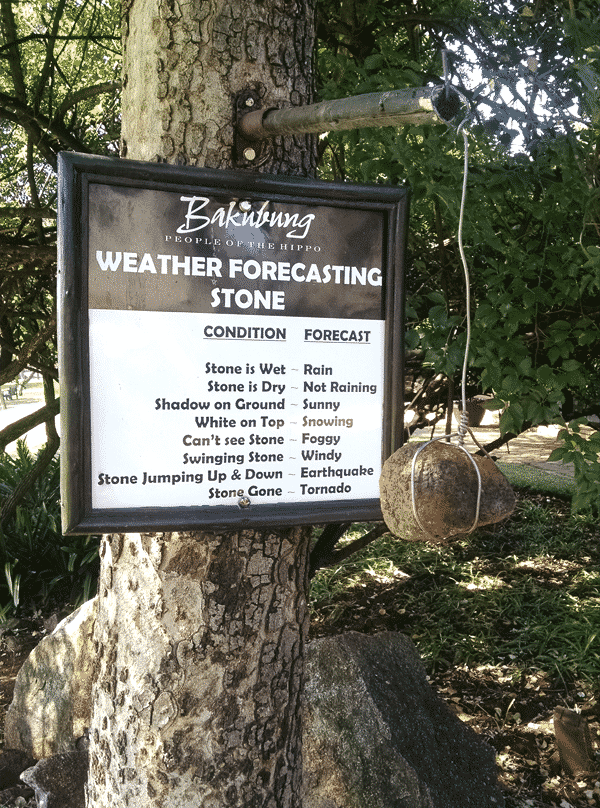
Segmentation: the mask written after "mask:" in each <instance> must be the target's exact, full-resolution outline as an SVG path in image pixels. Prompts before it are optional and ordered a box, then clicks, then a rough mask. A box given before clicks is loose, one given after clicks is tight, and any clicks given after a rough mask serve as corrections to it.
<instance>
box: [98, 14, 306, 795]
mask: <svg viewBox="0 0 600 808" xmlns="http://www.w3.org/2000/svg"><path fill="white" fill-rule="evenodd" d="M123 24H124V25H123V30H124V38H125V66H124V91H123V155H124V156H127V157H128V158H132V159H140V160H148V161H165V162H170V163H178V164H189V165H205V166H208V167H211V168H231V167H232V166H233V162H232V147H233V137H234V127H233V122H234V109H235V105H236V99H237V97H238V95H239V93H242V92H243V91H245V90H249V91H251V92H252V96H253V98H254V99H256V100H255V102H254V103H255V104H256V103H261V104H262V106H263V107H265V108H266V107H275V106H281V105H283V104H290V103H292V104H300V103H308V102H310V101H311V100H312V99H311V90H312V73H311V70H312V58H311V57H312V47H313V40H314V0H262V1H261V0H250V1H249V2H248V0H233V2H225V0H192V2H189V3H183V2H176V0H124V3H123ZM256 162H258V160H257V161H256ZM260 162H261V166H260V168H261V170H263V171H268V172H270V173H286V174H297V175H304V176H310V175H312V174H314V171H315V166H316V149H315V145H314V140H313V139H312V138H311V137H302V138H300V137H297V138H293V139H292V138H286V139H285V140H283V139H280V140H278V141H275V143H274V144H272V146H270V147H268V151H267V152H266V154H265V155H264V156H263V157H262V158H261V160H260ZM248 168H250V169H252V168H253V163H252V162H251V161H249V162H248ZM309 536H310V528H306V527H292V528H286V529H280V530H273V529H270V530H268V531H267V530H264V531H260V530H247V531H241V532H211V533H208V532H201V533H171V534H163V533H156V534H147V535H139V534H115V535H110V536H105V537H104V539H103V543H102V548H101V558H102V567H101V576H100V585H99V613H98V619H97V623H96V628H95V634H94V639H95V647H96V652H97V673H96V686H95V688H94V697H93V700H94V703H93V712H92V724H91V732H90V771H89V779H88V786H87V805H88V808H105V806H106V808H108V806H111V808H112V807H113V806H116V805H118V806H123V808H126V806H136V808H139V806H144V808H154V807H155V808H175V807H176V806H177V808H184V806H185V808H190V806H192V805H193V806H202V808H226V807H227V806H239V808H242V806H243V808H251V807H252V806H256V808H258V806H260V807H261V808H297V807H298V806H300V805H301V793H300V791H301V781H302V767H301V726H300V694H301V684H302V671H303V650H304V643H305V639H306V633H307V627H308V618H307V607H306V589H307V560H308V542H309Z"/></svg>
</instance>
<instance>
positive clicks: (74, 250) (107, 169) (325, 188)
mask: <svg viewBox="0 0 600 808" xmlns="http://www.w3.org/2000/svg"><path fill="white" fill-rule="evenodd" d="M90 183H94V184H100V185H103V186H109V187H111V186H115V187H123V186H127V187H131V188H144V189H155V190H167V191H177V192H184V193H185V192H187V193H190V192H193V193H198V192H199V189H200V190H202V191H203V192H204V193H210V192H215V191H216V190H218V192H219V193H221V194H223V193H226V194H227V193H228V194H230V195H231V196H238V197H240V198H244V197H246V196H249V197H254V198H259V197H260V198H261V199H267V198H268V199H270V200H279V201H282V200H283V201H284V202H285V201H286V200H290V199H293V200H294V201H295V202H300V203H301V204H302V205H305V206H311V205H325V206H331V207H334V208H342V209H346V210H348V211H350V210H355V209H359V210H365V211H376V212H378V213H379V214H381V215H382V216H383V217H384V221H385V231H384V232H385V237H384V244H383V255H384V258H383V261H382V274H383V291H382V293H383V309H384V321H385V326H384V335H385V336H384V356H383V362H384V390H383V431H382V435H383V439H382V446H381V459H382V463H383V461H384V460H385V459H386V458H387V457H388V456H389V455H390V454H392V453H393V452H394V451H395V450H396V449H397V448H398V447H399V446H400V445H401V444H402V442H403V431H404V418H403V411H404V402H403V378H404V366H403V357H404V271H405V267H404V260H405V249H406V233H407V224H408V206H409V191H408V189H406V188H390V187H385V186H364V185H357V184H350V183H343V184H342V183H333V182H322V181H317V180H312V179H304V178H297V177H282V176H270V175H266V174H260V173H253V172H242V171H221V170H211V169H199V168H191V167H183V166H171V165H165V164H154V163H142V162H137V161H130V160H119V159H116V158H108V157H98V156H89V155H82V154H74V153H69V152H63V153H61V154H60V155H59V218H58V228H59V238H58V247H59V250H58V261H59V263H58V266H59V271H58V347H59V371H60V385H61V501H62V520H63V531H64V532H65V533H66V534H70V533H73V534H76V533H83V534H85V533H96V532H115V531H124V532H131V531H147V532H151V531H168V530H194V529H200V528H205V529H214V528H223V527H228V528H230V529H243V528H248V527H267V526H284V525H301V524H323V523H330V522H350V521H379V520H381V519H382V514H381V508H380V503H379V499H378V498H369V499H357V500H335V499H332V500H325V501H315V502H307V501H299V502H294V503H289V502H288V503H279V504H276V503H274V504H255V505H251V506H250V507H243V506H241V505H239V504H238V505H234V506H232V505H210V506H207V505H199V506H175V507H172V506H168V507H151V506H149V507H135V508H131V507H128V508H114V509H113V508H94V507H93V506H92V471H91V454H92V450H91V441H90V434H91V414H90V373H91V372H92V371H91V370H90V346H89V317H88V314H89V310H88V305H89V302H88V280H89V278H88V276H89V267H88V263H89V262H88V239H89V237H90V224H89V210H88V189H89V185H90Z"/></svg>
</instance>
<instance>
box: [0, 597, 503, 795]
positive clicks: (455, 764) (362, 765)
mask: <svg viewBox="0 0 600 808" xmlns="http://www.w3.org/2000/svg"><path fill="white" fill-rule="evenodd" d="M94 616H95V601H89V602H88V603H87V604H84V606H82V607H81V608H80V609H79V610H78V611H77V612H74V614H73V615H71V616H70V617H69V618H67V619H66V620H64V621H63V622H62V623H60V624H59V625H58V627H57V628H56V630H55V632H54V633H53V634H52V635H50V636H49V637H46V638H45V639H44V640H42V642H41V643H40V645H39V646H38V647H37V648H36V649H35V650H34V651H33V652H32V654H31V656H30V657H29V660H28V661H27V662H26V663H25V665H24V666H23V668H22V669H21V671H20V672H19V674H18V677H17V683H16V686H15V696H14V700H13V703H12V704H11V706H10V708H9V712H8V716H7V726H6V736H5V737H6V744H7V746H12V747H15V748H16V749H20V750H25V752H27V753H28V754H29V755H31V757H33V758H36V759H41V758H49V759H48V760H40V763H38V764H37V766H35V767H33V768H32V769H29V770H28V771H27V772H26V773H25V774H24V776H23V780H24V781H25V782H26V783H28V784H29V785H32V786H33V787H34V788H35V791H36V798H37V800H38V808H79V804H80V803H79V800H80V797H81V795H82V794H83V780H82V777H83V779H85V771H86V770H85V762H84V756H85V754H87V753H86V752H85V749H84V748H82V747H85V743H82V742H80V743H77V739H78V738H79V737H80V736H83V735H84V733H85V730H86V728H87V727H88V726H89V716H90V709H91V689H92V674H93V651H92V646H91V642H90V639H91V634H92V626H93V621H94ZM65 750H66V751H68V753H69V754H71V755H75V756H76V757H72V758H69V756H68V754H67V755H66V756H65V754H57V753H61V752H65ZM14 754H17V755H22V754H23V752H16V753H14ZM303 757H304V788H305V794H304V803H303V806H304V808H500V807H501V806H502V805H503V799H502V796H501V792H500V790H499V788H498V785H497V782H496V769H495V764H494V751H493V749H492V748H491V747H489V746H487V745H486V744H485V743H484V742H483V741H482V740H481V739H480V738H479V736H477V735H476V734H475V733H474V732H473V731H472V730H471V729H470V728H469V727H467V726H466V725H465V724H463V723H462V722H461V721H460V720H459V719H458V718H457V717H456V716H455V715H454V714H453V713H452V712H451V711H450V710H449V709H448V708H447V707H446V705H445V703H444V702H443V701H442V700H441V699H440V698H439V697H438V696H437V695H436V694H435V693H434V691H433V690H432V689H431V687H430V686H429V684H428V682H427V678H426V675H425V670H424V668H423V665H422V663H421V661H420V658H419V655H418V653H417V651H416V649H415V647H414V645H413V644H412V642H411V641H410V640H409V639H408V638H407V637H405V636H404V635H402V634H398V633H394V632H383V633H381V634H377V635H375V636H368V635H364V634H359V633H356V632H350V633H348V634H342V635H339V636H334V637H326V638H322V639H319V640H315V641H313V642H312V643H310V644H309V646H308V651H307V656H306V686H305V695H304V736H303ZM14 762H15V764H17V766H18V765H19V764H20V762H21V760H20V759H19V761H17V760H15V761H14ZM7 763H8V759H7ZM76 764H77V765H76ZM25 765H29V763H28V762H27V761H26V762H25V763H24V764H23V768H25ZM69 766H70V767H71V770H72V772H71V774H72V775H73V777H71V779H69V777H68V776H67V774H68V772H67V769H68V768H69ZM21 771H22V769H21ZM9 779H10V778H9ZM13 781H14V778H13ZM4 782H5V783H6V785H9V782H8V780H5V781H4ZM11 782H12V781H11ZM44 795H45V796H44ZM81 798H82V797H81ZM40 800H41V801H40ZM44 800H45V801H44ZM61 800H62V802H61ZM81 806H83V803H81Z"/></svg>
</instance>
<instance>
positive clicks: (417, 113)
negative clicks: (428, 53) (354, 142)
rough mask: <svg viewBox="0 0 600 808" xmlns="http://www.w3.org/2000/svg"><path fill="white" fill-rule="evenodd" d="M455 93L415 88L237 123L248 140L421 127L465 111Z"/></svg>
mask: <svg viewBox="0 0 600 808" xmlns="http://www.w3.org/2000/svg"><path fill="white" fill-rule="evenodd" d="M464 101H465V99H464V97H463V96H461V95H460V94H459V93H457V92H456V91H455V90H453V89H452V88H449V90H448V92H447V93H446V91H445V88H444V87H434V88H431V87H416V88H411V89H408V90H389V91H387V92H383V93H366V94H365V95H354V96H351V97H350V98H340V99H336V100H333V101H321V102H320V103H319V104H307V105H306V106H303V107H290V108H287V109H266V110H256V111H254V112H248V113H247V114H246V115H243V116H242V117H241V118H240V120H239V123H238V126H239V129H240V134H241V135H242V136H243V137H244V138H246V139H247V140H262V139H264V138H269V137H277V136H278V135H298V134H304V133H313V134H319V133H321V132H331V131H338V130H342V129H358V128H363V127H373V126H420V125H422V124H434V123H448V122H449V121H451V120H452V119H453V118H454V117H456V115H458V113H459V112H460V110H461V109H463V108H464Z"/></svg>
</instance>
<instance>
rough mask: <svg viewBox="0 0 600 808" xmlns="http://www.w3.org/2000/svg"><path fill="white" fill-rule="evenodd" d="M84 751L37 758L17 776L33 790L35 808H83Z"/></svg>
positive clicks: (86, 761)
mask: <svg viewBox="0 0 600 808" xmlns="http://www.w3.org/2000/svg"><path fill="white" fill-rule="evenodd" d="M87 770H88V753H87V750H85V749H82V750H78V751H75V752H63V753H61V754H59V755H53V756H52V757H49V758H46V759H45V760H40V761H39V763H36V764H35V766H32V767H31V768H30V769H27V770H26V771H24V772H23V774H22V775H21V779H22V780H23V782H24V783H26V784H27V785H28V786H31V787H32V788H33V790H34V791H35V799H36V802H37V808H85V794H84V786H85V783H86V781H87Z"/></svg>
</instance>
